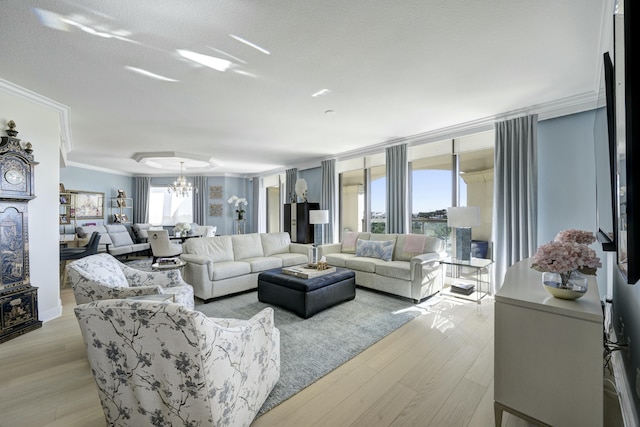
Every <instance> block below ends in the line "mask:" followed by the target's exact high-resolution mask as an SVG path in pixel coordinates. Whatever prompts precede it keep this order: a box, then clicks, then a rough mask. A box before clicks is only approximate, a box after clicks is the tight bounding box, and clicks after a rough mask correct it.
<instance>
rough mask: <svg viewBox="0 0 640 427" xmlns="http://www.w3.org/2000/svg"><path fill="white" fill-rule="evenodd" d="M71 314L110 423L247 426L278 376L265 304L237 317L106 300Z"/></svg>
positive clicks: (275, 334) (276, 334)
mask: <svg viewBox="0 0 640 427" xmlns="http://www.w3.org/2000/svg"><path fill="white" fill-rule="evenodd" d="M75 314H76V317H77V319H78V323H79V324H80V329H81V331H82V336H83V339H84V343H85V346H86V349H87V355H88V359H89V364H90V366H91V370H92V372H93V375H94V379H95V381H96V386H97V387H98V393H99V396H100V402H101V404H102V409H103V411H104V414H105V418H106V421H107V425H109V426H132V425H138V426H142V425H149V426H150V425H163V426H178V425H180V426H234V427H235V426H249V425H250V424H251V422H252V421H253V419H254V418H255V415H256V413H257V412H258V410H259V409H260V408H261V406H262V404H263V403H264V401H265V400H266V398H267V396H268V395H269V393H270V392H271V390H272V389H273V387H274V386H275V384H276V383H277V382H278V380H279V378H280V331H279V330H278V329H277V328H276V327H275V326H274V322H273V309H272V308H270V307H268V308H265V309H263V310H262V311H260V312H259V313H258V314H256V315H255V316H253V317H252V318H251V319H249V320H236V319H216V318H210V317H207V316H205V315H204V314H202V313H200V312H198V311H194V310H190V309H188V308H186V307H184V306H183V305H180V304H172V303H162V302H153V301H132V300H108V301H107V300H105V301H95V302H92V303H88V304H81V305H79V306H77V307H76V308H75Z"/></svg>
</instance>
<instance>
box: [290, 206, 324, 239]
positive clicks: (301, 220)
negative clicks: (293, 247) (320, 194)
mask: <svg viewBox="0 0 640 427" xmlns="http://www.w3.org/2000/svg"><path fill="white" fill-rule="evenodd" d="M318 209H320V203H309V202H304V203H286V204H285V205H284V231H286V232H287V233H289V235H290V236H291V241H292V242H295V243H313V238H314V233H313V231H314V228H313V227H314V226H313V224H309V211H316V210H318Z"/></svg>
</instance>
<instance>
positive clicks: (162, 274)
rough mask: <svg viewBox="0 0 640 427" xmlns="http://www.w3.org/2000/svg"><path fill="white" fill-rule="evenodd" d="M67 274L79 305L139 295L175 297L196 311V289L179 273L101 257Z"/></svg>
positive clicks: (78, 263) (72, 266) (84, 260)
mask: <svg viewBox="0 0 640 427" xmlns="http://www.w3.org/2000/svg"><path fill="white" fill-rule="evenodd" d="M67 272H68V275H69V280H70V281H71V287H72V288H73V295H74V296H75V299H76V303H77V304H84V303H87V302H91V301H95V300H102V299H124V298H129V297H133V296H139V295H153V294H173V296H174V301H175V302H177V303H180V304H183V305H185V306H186V307H189V308H193V306H194V303H193V287H192V286H191V285H189V284H188V283H186V282H185V281H184V280H182V275H181V274H180V271H179V270H165V271H153V272H150V271H141V270H137V269H135V268H131V267H128V266H127V265H125V264H123V263H121V262H120V261H118V260H117V259H116V258H114V257H113V256H112V255H109V254H105V253H101V254H95V255H91V256H88V257H85V258H81V259H78V260H75V261H73V262H71V263H69V264H68V265H67Z"/></svg>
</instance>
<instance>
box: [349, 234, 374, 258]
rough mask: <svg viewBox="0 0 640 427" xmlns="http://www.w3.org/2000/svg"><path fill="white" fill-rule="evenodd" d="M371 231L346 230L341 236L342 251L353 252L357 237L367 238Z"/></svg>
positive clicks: (354, 251)
mask: <svg viewBox="0 0 640 427" xmlns="http://www.w3.org/2000/svg"><path fill="white" fill-rule="evenodd" d="M370 235H371V233H360V232H358V231H348V232H347V233H346V234H345V235H344V237H343V238H342V253H345V254H355V253H356V243H357V241H358V239H361V240H369V236H370Z"/></svg>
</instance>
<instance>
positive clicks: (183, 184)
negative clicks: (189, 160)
mask: <svg viewBox="0 0 640 427" xmlns="http://www.w3.org/2000/svg"><path fill="white" fill-rule="evenodd" d="M183 164H184V162H180V176H178V179H176V180H175V181H174V182H173V184H169V186H168V187H167V191H168V192H169V193H173V194H175V195H176V196H177V197H188V196H190V195H191V194H193V190H195V191H196V193H197V192H198V189H197V188H194V187H193V185H191V183H190V182H187V178H185V176H184V175H183V174H182V165H183Z"/></svg>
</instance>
